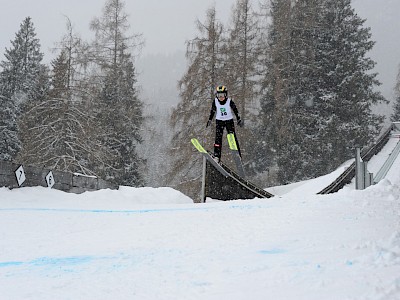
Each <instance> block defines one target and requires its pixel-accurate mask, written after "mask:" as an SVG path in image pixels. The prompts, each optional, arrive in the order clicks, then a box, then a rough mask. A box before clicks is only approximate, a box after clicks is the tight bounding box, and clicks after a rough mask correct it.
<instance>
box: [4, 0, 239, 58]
mask: <svg viewBox="0 0 400 300" xmlns="http://www.w3.org/2000/svg"><path fill="white" fill-rule="evenodd" d="M105 2H106V1H105V0H11V1H10V0H0V7H1V12H0V28H1V31H0V32H1V35H0V49H1V52H0V53H1V54H3V53H4V48H5V47H7V48H10V45H11V44H10V40H13V39H14V38H15V33H16V32H18V30H19V28H20V24H21V23H22V21H23V20H24V19H25V18H26V17H27V16H30V17H31V18H32V21H33V24H34V26H35V28H36V33H37V36H38V38H39V39H40V42H41V46H42V51H43V52H45V53H46V52H47V51H48V49H50V48H52V47H54V43H55V42H58V41H59V40H60V39H61V37H62V35H64V34H65V33H66V18H65V17H64V16H67V17H68V18H69V19H70V20H71V22H72V24H73V26H74V30H75V32H77V33H79V34H80V35H81V36H82V37H83V38H84V39H90V38H92V37H93V34H92V32H90V30H89V23H90V21H91V20H93V18H94V17H100V16H101V15H102V8H103V7H104V4H105ZM217 2H218V3H217V4H216V8H217V12H218V11H221V13H219V14H220V15H219V16H217V17H219V18H220V19H221V21H226V20H227V19H228V16H229V14H230V11H231V6H232V4H233V3H234V1H232V0H218V1H217ZM214 3H215V1H214V0H126V1H125V4H126V5H125V11H126V12H127V14H128V15H129V22H130V24H131V30H130V32H132V33H135V34H136V33H138V34H143V37H144V39H145V48H144V49H143V54H157V53H173V52H175V51H176V50H177V49H181V50H182V49H185V41H186V40H188V39H192V38H193V33H194V32H195V20H196V18H199V19H204V16H205V12H206V10H207V9H208V8H209V7H211V6H212V5H213V4H214Z"/></svg>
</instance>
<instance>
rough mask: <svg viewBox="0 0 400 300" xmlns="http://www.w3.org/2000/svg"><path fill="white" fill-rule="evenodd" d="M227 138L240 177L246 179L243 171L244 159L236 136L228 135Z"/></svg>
mask: <svg viewBox="0 0 400 300" xmlns="http://www.w3.org/2000/svg"><path fill="white" fill-rule="evenodd" d="M226 137H227V138H228V144H229V148H230V149H231V153H232V156H233V160H234V161H235V164H236V168H237V170H238V173H239V175H240V177H242V178H245V177H246V174H245V172H244V169H243V164H242V158H241V157H240V155H239V150H238V147H237V143H236V138H235V135H234V134H233V133H228V134H227V135H226Z"/></svg>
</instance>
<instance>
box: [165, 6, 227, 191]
mask: <svg viewBox="0 0 400 300" xmlns="http://www.w3.org/2000/svg"><path fill="white" fill-rule="evenodd" d="M197 29H198V31H199V35H198V36H197V37H195V38H194V39H192V40H191V41H189V43H188V47H187V51H186V57H187V59H188V64H189V66H188V69H187V71H186V72H185V74H184V75H183V77H182V79H181V80H180V81H179V88H180V98H181V102H180V103H179V104H178V107H177V108H176V109H175V110H174V111H173V113H172V126H173V131H174V136H173V138H172V145H173V149H172V151H171V153H170V155H171V158H172V163H171V165H172V169H171V170H170V172H169V174H168V175H167V178H168V180H169V181H168V182H167V184H168V185H171V186H173V187H175V188H177V189H179V190H180V191H182V192H183V193H185V194H186V195H188V196H189V197H192V198H193V199H195V198H198V197H196V196H197V195H198V194H199V191H200V180H197V179H199V178H200V176H201V170H202V167H201V163H202V159H201V157H200V155H197V154H196V153H195V150H193V147H192V145H191V144H190V139H191V138H193V137H199V138H200V139H202V138H204V139H207V140H208V141H211V139H212V138H213V137H212V135H211V131H208V132H207V131H206V130H205V125H206V123H207V119H208V116H209V112H210V108H211V99H214V97H215V95H214V92H215V87H216V86H217V85H218V84H219V83H220V82H222V80H223V79H224V72H223V71H222V70H223V69H222V67H223V51H222V48H223V46H224V40H223V26H222V24H221V23H220V22H219V21H218V20H217V18H216V11H215V7H212V8H210V9H208V10H207V13H206V21H205V23H204V24H203V23H201V22H200V21H197ZM210 144H211V143H210ZM207 146H208V145H206V147H207Z"/></svg>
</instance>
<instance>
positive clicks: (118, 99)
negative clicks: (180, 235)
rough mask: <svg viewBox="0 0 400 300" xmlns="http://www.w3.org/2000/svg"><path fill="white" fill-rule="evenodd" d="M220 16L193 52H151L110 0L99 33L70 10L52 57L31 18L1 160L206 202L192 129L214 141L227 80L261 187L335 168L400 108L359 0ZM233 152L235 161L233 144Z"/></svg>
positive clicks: (4, 78)
mask: <svg viewBox="0 0 400 300" xmlns="http://www.w3.org/2000/svg"><path fill="white" fill-rule="evenodd" d="M219 13H220V12H219V11H218V10H217V8H216V6H211V7H210V8H209V9H207V10H206V11H204V13H203V16H202V17H201V18H199V19H198V20H193V27H194V30H195V33H194V35H193V37H192V38H190V39H189V40H188V41H187V43H186V51H177V52H176V53H174V54H166V55H163V54H157V55H147V56H143V57H140V55H139V54H140V50H141V48H142V47H143V42H144V41H145V39H146V37H145V36H143V35H142V34H141V33H138V32H134V30H133V29H132V28H131V27H130V22H129V14H128V12H127V10H126V7H125V2H124V1H121V0H107V1H105V3H104V7H103V11H102V14H101V15H100V16H98V17H95V18H93V20H92V22H91V23H90V30H91V31H92V33H93V36H94V38H93V40H85V39H83V38H81V37H80V34H79V32H76V31H75V30H74V28H73V26H72V25H71V20H70V19H69V18H68V17H66V18H65V20H66V27H65V28H66V30H65V32H64V33H60V39H59V41H55V47H54V55H55V58H54V59H53V60H51V62H50V64H49V65H47V64H45V63H44V62H43V61H44V56H45V54H44V52H43V50H42V49H41V46H40V40H39V39H38V38H37V34H36V29H35V25H34V24H35V20H32V19H31V18H30V17H27V18H25V19H24V20H21V26H20V28H19V29H18V28H16V30H15V32H16V34H15V36H14V37H9V39H10V40H11V44H10V45H9V46H8V47H7V48H6V49H5V52H4V58H3V60H2V61H1V62H0V106H1V107H2V110H1V113H0V114H1V119H0V137H1V138H0V159H3V160H8V161H14V162H19V163H24V164H30V165H36V166H41V167H44V166H45V167H47V168H53V169H57V170H62V171H68V172H79V173H82V174H86V175H96V176H99V177H102V178H104V179H107V180H111V181H114V182H116V183H118V184H120V185H131V186H155V187H157V186H171V187H174V188H176V189H178V190H180V191H182V192H184V193H185V194H187V195H189V196H190V197H192V198H197V197H198V194H199V191H200V179H201V170H202V167H201V164H202V160H201V156H200V155H198V153H196V150H195V149H194V148H193V147H192V145H191V144H190V139H191V138H192V137H196V138H199V140H200V141H201V142H202V143H203V144H204V146H205V147H206V148H208V149H211V148H212V146H213V139H214V127H213V126H212V128H211V129H210V128H208V129H206V128H205V125H206V122H207V119H208V115H209V111H210V108H211V101H213V99H214V89H215V87H216V85H219V84H223V85H226V86H227V87H228V90H229V96H230V97H232V98H233V99H234V101H235V103H236V104H237V106H238V108H239V112H240V114H241V116H242V119H243V120H244V122H245V127H244V128H239V129H237V133H238V139H239V141H240V143H241V146H242V152H243V162H244V165H245V169H246V172H247V174H249V176H250V179H251V180H253V181H255V182H256V183H258V184H260V185H261V186H263V187H266V186H268V185H271V184H286V183H290V182H295V181H299V180H304V179H309V178H313V177H316V176H319V175H322V174H325V173H327V172H330V171H332V170H334V169H335V168H337V167H338V166H339V165H340V164H341V163H343V162H344V161H345V160H347V159H350V158H352V156H353V153H354V151H353V150H354V147H355V146H356V145H363V146H368V145H369V144H371V143H373V142H374V140H375V139H376V138H377V136H378V135H379V133H380V131H381V129H382V128H383V126H385V124H387V122H388V121H387V120H388V119H389V117H391V119H392V120H396V119H398V118H399V115H400V112H399V107H400V96H399V94H400V91H399V86H400V82H399V76H397V77H396V76H395V77H396V78H394V79H393V80H394V81H396V82H397V84H396V85H395V86H393V87H392V90H393V95H394V97H393V99H385V97H384V96H383V95H382V93H381V92H380V90H379V87H380V82H379V74H377V73H376V72H375V66H376V62H375V61H374V60H373V59H372V58H371V56H370V53H371V52H372V51H373V49H374V46H375V45H376V43H375V40H374V36H373V35H372V33H371V29H370V28H369V27H368V26H367V25H366V21H365V20H364V19H363V18H362V17H361V16H360V15H358V14H357V12H356V11H355V9H354V8H353V6H352V2H351V0H322V1H321V0H319V1H314V0H298V1H291V0H263V1H262V2H261V3H254V2H253V1H250V0H236V1H235V3H234V5H233V6H232V9H231V10H230V19H229V21H227V22H222V21H221V19H220V17H219ZM386 98H388V97H386ZM387 100H391V101H392V102H393V103H394V107H393V108H392V109H387V107H390V106H388V105H387ZM381 108H382V109H381ZM385 110H388V114H387V115H386V117H387V119H386V121H385V116H383V115H382V114H381V112H383V111H385ZM222 159H223V160H224V161H226V162H227V164H228V165H229V164H231V165H232V166H234V165H233V164H232V161H231V159H230V154H229V149H228V147H227V144H226V143H225V142H224V145H223V156H222ZM286 170H290V172H287V171H286Z"/></svg>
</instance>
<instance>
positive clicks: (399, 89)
mask: <svg viewBox="0 0 400 300" xmlns="http://www.w3.org/2000/svg"><path fill="white" fill-rule="evenodd" d="M394 93H395V103H394V107H393V113H392V115H391V117H390V120H391V121H392V122H400V70H399V73H398V74H397V81H396V86H395V88H394Z"/></svg>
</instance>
